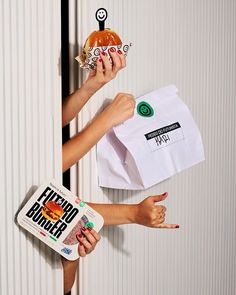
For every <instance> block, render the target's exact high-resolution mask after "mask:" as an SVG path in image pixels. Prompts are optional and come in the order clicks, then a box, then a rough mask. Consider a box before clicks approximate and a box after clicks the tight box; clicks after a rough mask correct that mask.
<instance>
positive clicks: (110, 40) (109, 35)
mask: <svg viewBox="0 0 236 295" xmlns="http://www.w3.org/2000/svg"><path fill="white" fill-rule="evenodd" d="M121 44H122V42H121V39H120V37H119V36H118V34H117V33H116V32H114V31H112V30H111V29H105V30H103V31H94V32H92V33H91V34H90V35H89V36H88V38H87V40H86V42H85V44H84V48H83V55H84V58H86V55H87V53H88V49H89V47H100V46H113V45H115V46H117V45H121Z"/></svg>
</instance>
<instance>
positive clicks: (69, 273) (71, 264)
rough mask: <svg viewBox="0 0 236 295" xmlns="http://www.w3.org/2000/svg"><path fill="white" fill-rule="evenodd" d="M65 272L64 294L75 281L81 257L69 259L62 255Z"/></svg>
mask: <svg viewBox="0 0 236 295" xmlns="http://www.w3.org/2000/svg"><path fill="white" fill-rule="evenodd" d="M61 260H62V265H63V273H64V294H66V293H68V292H69V291H70V290H71V288H72V286H73V284H74V281H75V275H76V271H77V268H78V265H79V259H77V260H75V261H69V260H67V259H65V258H64V257H62V259H61Z"/></svg>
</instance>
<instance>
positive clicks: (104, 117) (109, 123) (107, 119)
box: [98, 109, 114, 133]
mask: <svg viewBox="0 0 236 295" xmlns="http://www.w3.org/2000/svg"><path fill="white" fill-rule="evenodd" d="M98 120H100V121H101V124H102V126H103V128H105V133H106V132H107V131H108V130H109V129H111V128H112V127H113V126H114V124H113V120H112V117H111V116H109V112H108V111H107V109H105V110H104V111H103V112H101V113H100V114H99V115H98Z"/></svg>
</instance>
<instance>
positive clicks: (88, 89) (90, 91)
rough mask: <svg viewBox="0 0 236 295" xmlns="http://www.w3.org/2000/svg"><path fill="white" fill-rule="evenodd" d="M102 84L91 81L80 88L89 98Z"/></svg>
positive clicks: (87, 81)
mask: <svg viewBox="0 0 236 295" xmlns="http://www.w3.org/2000/svg"><path fill="white" fill-rule="evenodd" d="M102 86H103V84H102V83H99V82H97V81H94V80H92V79H90V80H86V81H85V82H84V83H83V84H82V86H81V88H82V89H83V90H84V91H86V92H87V93H88V94H89V96H90V97H91V96H92V95H94V94H95V93H96V92H97V91H98V90H99V89H100V88H102Z"/></svg>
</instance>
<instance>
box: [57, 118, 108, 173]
mask: <svg viewBox="0 0 236 295" xmlns="http://www.w3.org/2000/svg"><path fill="white" fill-rule="evenodd" d="M107 121H108V120H107V117H106V116H104V115H103V114H102V113H101V114H99V115H98V116H97V117H95V118H94V119H93V121H92V122H91V123H90V124H89V125H88V126H87V127H85V128H84V129H83V130H82V131H81V132H80V133H78V134H77V135H76V136H74V137H73V138H71V139H70V140H69V141H67V142H66V143H65V144H63V147H62V161H63V167H62V169H63V172H64V171H66V170H67V169H68V168H70V167H71V166H72V165H73V164H75V163H76V162H77V161H79V160H80V159H81V158H82V157H83V156H84V155H85V154H86V153H87V152H88V151H89V150H90V149H91V148H92V147H93V146H94V145H95V144H96V143H97V142H98V141H99V139H100V138H101V137H102V136H103V135H104V134H105V133H106V132H107V131H108V130H109V129H110V128H111V123H110V122H107Z"/></svg>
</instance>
